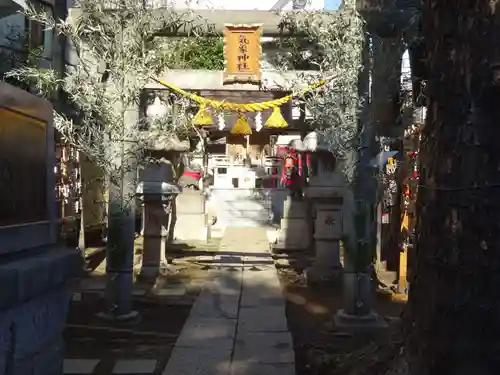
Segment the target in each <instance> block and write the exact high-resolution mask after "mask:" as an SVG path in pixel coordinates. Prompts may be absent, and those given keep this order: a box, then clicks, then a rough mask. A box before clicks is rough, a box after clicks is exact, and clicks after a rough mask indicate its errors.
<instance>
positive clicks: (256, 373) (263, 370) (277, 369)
mask: <svg viewBox="0 0 500 375" xmlns="http://www.w3.org/2000/svg"><path fill="white" fill-rule="evenodd" d="M169 375H170V374H169ZM230 375H295V365H294V364H293V363H275V364H269V363H256V362H253V361H241V362H237V361H233V363H232V364H231V370H230Z"/></svg>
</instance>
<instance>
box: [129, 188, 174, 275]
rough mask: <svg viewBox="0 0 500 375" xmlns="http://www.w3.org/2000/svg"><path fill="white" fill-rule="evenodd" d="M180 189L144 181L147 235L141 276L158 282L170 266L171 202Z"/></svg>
mask: <svg viewBox="0 0 500 375" xmlns="http://www.w3.org/2000/svg"><path fill="white" fill-rule="evenodd" d="M179 192H180V190H179V189H178V187H177V186H176V185H174V184H171V183H167V182H160V183H158V182H142V183H141V184H140V185H139V189H138V195H139V196H141V197H142V199H143V205H144V214H143V215H144V235H143V241H144V242H143V253H142V266H141V271H140V273H139V277H140V278H141V279H142V280H146V281H155V280H156V278H157V277H158V275H159V274H160V273H161V270H162V268H164V267H167V258H166V256H167V243H168V229H169V217H170V214H171V207H172V202H173V201H174V200H175V197H176V196H177V195H178V194H179Z"/></svg>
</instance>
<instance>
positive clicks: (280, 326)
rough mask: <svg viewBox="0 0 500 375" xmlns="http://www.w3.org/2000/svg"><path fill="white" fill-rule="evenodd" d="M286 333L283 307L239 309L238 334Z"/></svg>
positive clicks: (286, 327)
mask: <svg viewBox="0 0 500 375" xmlns="http://www.w3.org/2000/svg"><path fill="white" fill-rule="evenodd" d="M240 331H241V332H286V331H288V325H287V322H286V317H285V308H284V306H256V307H241V308H240V313H239V319H238V332H240Z"/></svg>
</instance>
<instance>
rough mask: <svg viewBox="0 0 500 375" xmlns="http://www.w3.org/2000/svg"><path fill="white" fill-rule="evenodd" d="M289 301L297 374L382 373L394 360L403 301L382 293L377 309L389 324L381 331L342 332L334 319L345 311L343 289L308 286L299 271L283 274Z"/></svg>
mask: <svg viewBox="0 0 500 375" xmlns="http://www.w3.org/2000/svg"><path fill="white" fill-rule="evenodd" d="M279 274H280V280H281V283H282V286H283V290H284V293H285V297H286V300H287V309H286V314H287V319H288V325H289V328H290V331H291V333H292V336H293V341H294V347H295V348H294V349H295V356H296V368H297V375H346V374H349V375H350V374H357V375H364V374H370V375H378V373H384V372H385V366H386V365H387V364H388V363H389V362H390V359H391V358H387V357H390V356H391V353H392V348H393V347H394V342H393V340H394V336H396V335H395V332H397V324H398V322H399V317H400V315H401V312H402V309H403V307H404V302H395V301H392V299H391V297H390V295H387V294H381V293H378V294H377V296H376V301H375V306H374V308H375V310H376V311H377V312H378V313H379V314H381V315H382V316H384V317H385V318H386V319H387V320H388V321H389V330H385V331H384V332H379V333H372V334H368V333H362V334H361V333H346V332H341V331H338V330H337V329H336V328H335V326H334V324H333V316H334V314H335V312H336V311H338V310H339V309H340V308H342V291H341V287H340V285H338V284H337V285H335V284H331V285H322V286H315V287H310V286H307V285H306V283H305V282H304V281H303V279H302V278H301V277H300V273H299V272H298V271H294V270H280V271H279Z"/></svg>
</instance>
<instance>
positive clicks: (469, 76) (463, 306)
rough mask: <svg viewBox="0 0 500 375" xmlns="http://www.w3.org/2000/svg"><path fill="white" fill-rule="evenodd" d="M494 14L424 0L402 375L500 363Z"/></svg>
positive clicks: (491, 6)
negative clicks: (414, 219)
mask: <svg viewBox="0 0 500 375" xmlns="http://www.w3.org/2000/svg"><path fill="white" fill-rule="evenodd" d="M499 17H500V5H499V3H497V2H493V1H487V0H476V1H468V2H467V1H456V0H424V2H423V10H422V31H423V35H424V40H425V43H426V45H427V48H426V53H427V63H428V72H429V76H428V77H427V78H428V103H427V104H428V112H427V113H428V117H427V122H426V127H425V129H424V130H423V135H422V137H423V138H422V147H421V163H422V168H421V172H420V176H421V177H420V187H419V207H418V223H417V253H416V265H415V273H414V274H413V278H412V280H411V283H410V295H409V302H408V306H407V310H406V314H405V320H404V321H405V328H406V330H407V331H406V343H405V356H406V359H407V362H408V364H409V369H410V374H411V375H434V374H439V375H458V374H460V375H461V374H474V375H483V374H484V375H490V374H491V375H493V374H498V372H499V368H500V367H499V366H500V352H499V351H500V345H499V344H500V146H499V139H500V81H499V80H495V76H496V75H498V70H497V72H496V73H495V66H494V65H495V64H496V63H498V62H500V59H499V57H500V43H499V40H500V22H499ZM497 69H498V68H497Z"/></svg>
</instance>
